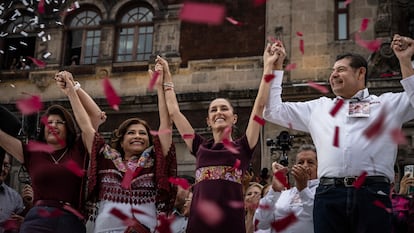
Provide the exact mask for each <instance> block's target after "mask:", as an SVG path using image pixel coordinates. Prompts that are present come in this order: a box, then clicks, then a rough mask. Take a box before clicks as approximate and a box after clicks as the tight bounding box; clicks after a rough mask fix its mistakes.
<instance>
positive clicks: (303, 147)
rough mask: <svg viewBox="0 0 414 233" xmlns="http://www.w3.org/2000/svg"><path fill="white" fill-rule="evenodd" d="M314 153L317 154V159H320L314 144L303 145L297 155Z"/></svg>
mask: <svg viewBox="0 0 414 233" xmlns="http://www.w3.org/2000/svg"><path fill="white" fill-rule="evenodd" d="M308 150H310V151H313V152H315V154H316V159H318V154H317V153H316V147H315V146H314V145H312V144H303V145H301V146H300V147H299V149H298V152H297V154H299V153H300V152H302V151H308Z"/></svg>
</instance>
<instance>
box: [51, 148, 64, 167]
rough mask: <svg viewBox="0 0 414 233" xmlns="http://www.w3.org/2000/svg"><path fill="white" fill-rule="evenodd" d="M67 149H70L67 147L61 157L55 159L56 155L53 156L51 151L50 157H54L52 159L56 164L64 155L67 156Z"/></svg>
mask: <svg viewBox="0 0 414 233" xmlns="http://www.w3.org/2000/svg"><path fill="white" fill-rule="evenodd" d="M67 151H68V148H66V150H65V151H64V152H63V153H62V154H61V155H60V157H59V158H58V159H55V157H53V155H52V154H51V153H49V155H50V158H52V160H53V162H54V163H55V164H59V161H60V160H61V159H62V158H63V156H65V154H66V152H67Z"/></svg>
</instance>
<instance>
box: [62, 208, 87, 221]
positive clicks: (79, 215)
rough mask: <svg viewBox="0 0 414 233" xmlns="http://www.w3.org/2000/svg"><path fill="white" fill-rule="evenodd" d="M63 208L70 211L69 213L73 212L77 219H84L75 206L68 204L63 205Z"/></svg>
mask: <svg viewBox="0 0 414 233" xmlns="http://www.w3.org/2000/svg"><path fill="white" fill-rule="evenodd" d="M63 209H64V210H66V211H68V212H70V213H72V214H74V215H75V216H77V217H78V218H79V219H84V217H83V215H82V214H81V213H80V212H79V211H77V210H76V209H75V208H73V207H72V206H70V205H64V206H63Z"/></svg>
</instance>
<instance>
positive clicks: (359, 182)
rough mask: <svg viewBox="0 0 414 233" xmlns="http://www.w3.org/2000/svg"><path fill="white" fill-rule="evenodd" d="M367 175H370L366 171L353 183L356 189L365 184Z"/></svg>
mask: <svg viewBox="0 0 414 233" xmlns="http://www.w3.org/2000/svg"><path fill="white" fill-rule="evenodd" d="M367 175H368V173H367V172H366V171H363V172H362V174H361V175H360V176H358V178H357V179H356V180H355V182H354V183H353V185H354V187H355V188H356V189H359V188H361V186H362V185H363V184H364V182H365V178H367Z"/></svg>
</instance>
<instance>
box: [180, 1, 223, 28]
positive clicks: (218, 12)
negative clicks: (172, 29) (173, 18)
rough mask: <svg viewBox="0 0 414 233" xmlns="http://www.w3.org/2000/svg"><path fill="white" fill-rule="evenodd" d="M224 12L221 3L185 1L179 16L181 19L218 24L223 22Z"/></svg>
mask: <svg viewBox="0 0 414 233" xmlns="http://www.w3.org/2000/svg"><path fill="white" fill-rule="evenodd" d="M225 12H226V8H225V7H224V6H223V5H219V4H209V3H195V2H185V3H184V5H183V7H182V8H181V11H180V16H179V17H180V19H181V20H182V21H188V22H193V23H205V24H210V25H219V24H221V23H223V20H224V15H225Z"/></svg>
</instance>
